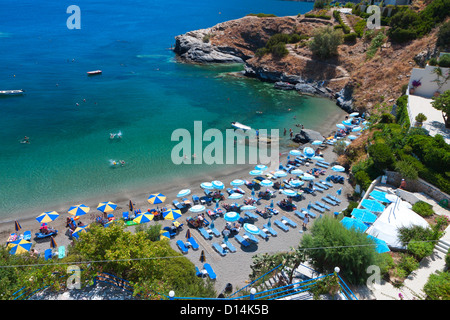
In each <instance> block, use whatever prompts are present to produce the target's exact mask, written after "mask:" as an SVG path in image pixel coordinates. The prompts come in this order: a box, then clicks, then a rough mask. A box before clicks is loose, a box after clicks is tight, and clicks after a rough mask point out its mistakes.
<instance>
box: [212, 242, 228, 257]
mask: <svg viewBox="0 0 450 320" xmlns="http://www.w3.org/2000/svg"><path fill="white" fill-rule="evenodd" d="M212 247H213V248H214V250H216V251H217V252H218V253H219V254H220V255H221V256H222V257H223V256H226V255H227V252H226V251H225V249H224V248H223V247H222V246H221V245H220V244H218V243H217V242H213V243H212Z"/></svg>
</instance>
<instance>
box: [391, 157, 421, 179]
mask: <svg viewBox="0 0 450 320" xmlns="http://www.w3.org/2000/svg"><path fill="white" fill-rule="evenodd" d="M395 171H397V172H398V173H400V174H401V175H402V177H403V178H405V179H409V180H417V178H418V177H419V174H418V173H417V170H416V168H414V166H413V165H412V163H411V162H410V161H405V160H401V161H397V162H396V163H395Z"/></svg>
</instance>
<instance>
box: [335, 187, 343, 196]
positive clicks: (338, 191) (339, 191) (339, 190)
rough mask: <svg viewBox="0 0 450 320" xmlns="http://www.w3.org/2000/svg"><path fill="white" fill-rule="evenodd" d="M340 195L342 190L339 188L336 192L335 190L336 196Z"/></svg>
mask: <svg viewBox="0 0 450 320" xmlns="http://www.w3.org/2000/svg"><path fill="white" fill-rule="evenodd" d="M341 193H342V188H339V189H338V190H336V194H337V195H338V196H340V195H341Z"/></svg>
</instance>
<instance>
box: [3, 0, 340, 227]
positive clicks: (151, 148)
mask: <svg viewBox="0 0 450 320" xmlns="http://www.w3.org/2000/svg"><path fill="white" fill-rule="evenodd" d="M71 4H76V5H78V6H79V7H80V9H81V29H80V30H69V29H68V28H67V27H66V20H67V18H68V17H69V14H67V13H66V8H67V7H68V6H69V5H71ZM0 7H1V8H2V10H0V89H20V88H22V89H25V90H26V95H24V96H21V97H9V98H0V127H1V129H2V138H1V143H0V170H1V174H0V221H1V220H3V219H4V218H7V217H9V216H12V215H20V213H21V212H22V211H25V210H26V209H29V208H36V211H37V214H39V213H41V212H42V211H43V210H46V207H47V206H48V205H49V204H53V203H58V202H70V201H72V200H73V201H76V200H78V199H83V198H86V197H94V196H95V195H96V194H98V195H102V194H108V193H118V192H121V191H122V190H131V189H133V188H138V187H142V186H148V188H149V192H150V191H155V189H157V185H158V184H160V183H163V182H165V181H170V180H174V179H177V178H179V177H185V176H193V175H198V174H199V173H201V172H212V171H214V170H219V169H220V168H218V167H217V166H207V165H196V166H194V165H191V166H186V165H184V166H176V165H174V164H173V163H172V162H171V160H170V153H171V150H172V148H173V147H174V146H175V145H176V142H172V141H171V139H170V138H171V134H172V132H173V130H175V129H177V128H186V129H188V130H190V131H191V130H192V129H193V122H194V121H202V122H203V128H204V130H206V129H207V128H217V129H220V130H225V129H228V128H230V122H231V121H239V122H242V123H244V124H247V125H249V126H252V127H254V128H259V129H263V128H267V129H271V128H273V129H280V130H282V129H283V128H291V127H292V128H293V129H294V127H293V125H294V123H298V122H300V123H303V124H305V126H306V127H308V128H311V129H320V126H321V124H322V123H323V122H324V121H325V120H326V119H325V118H326V117H325V116H324V115H328V116H330V115H333V114H339V113H341V112H342V111H341V110H340V109H339V108H338V107H336V106H335V104H334V103H333V102H331V101H328V100H325V99H316V98H305V97H300V96H299V95H298V94H296V93H295V92H284V91H278V90H275V89H273V88H272V85H271V84H268V83H262V82H260V81H257V80H254V79H243V78H239V77H235V76H230V75H229V74H228V73H229V72H233V71H239V70H242V66H240V65H233V66H196V65H188V64H183V63H178V62H177V61H176V60H175V55H174V53H173V52H172V51H171V50H169V48H170V46H171V45H173V44H174V37H175V36H176V35H179V34H182V33H185V32H187V31H189V30H195V29H200V28H206V27H210V26H213V25H215V24H217V23H219V22H222V21H225V20H230V19H236V18H240V17H242V16H244V15H246V14H248V13H251V12H253V13H258V12H265V13H274V14H276V15H279V16H283V15H296V14H298V13H304V12H307V11H309V10H311V8H312V3H303V2H289V1H276V0H262V1H261V0H260V1H250V0H240V1H237V0H231V1H212V2H211V1H207V0H198V1H194V2H185V1H179V0H168V1H148V0H146V1H123V2H117V3H116V2H113V1H106V0H96V1H87V0H81V1H76V2H75V3H72V2H67V1H48V0H47V1H41V2H39V3H38V2H36V1H31V0H25V1H20V2H11V1H4V0H0ZM96 69H102V70H103V74H102V75H100V76H94V77H88V76H87V75H86V72H87V71H90V70H96ZM77 104H78V106H77ZM288 109H291V111H288ZM257 111H261V112H262V114H260V113H257ZM294 115H296V117H297V120H293V116H294ZM118 131H122V133H123V138H122V139H121V140H118V139H114V140H110V139H109V134H110V133H111V132H114V133H115V132H118ZM25 135H26V136H28V137H30V141H31V143H30V144H21V143H20V142H19V141H20V140H21V139H22V138H23V137H24V136H25ZM111 159H115V160H122V159H123V160H125V161H126V166H124V167H119V168H114V169H113V168H111V166H110V160H111ZM102 201H103V200H102Z"/></svg>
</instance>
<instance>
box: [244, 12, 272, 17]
mask: <svg viewBox="0 0 450 320" xmlns="http://www.w3.org/2000/svg"><path fill="white" fill-rule="evenodd" d="M247 16H253V17H258V18H273V17H276V15H274V14H272V13H249V14H248V15H247Z"/></svg>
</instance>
